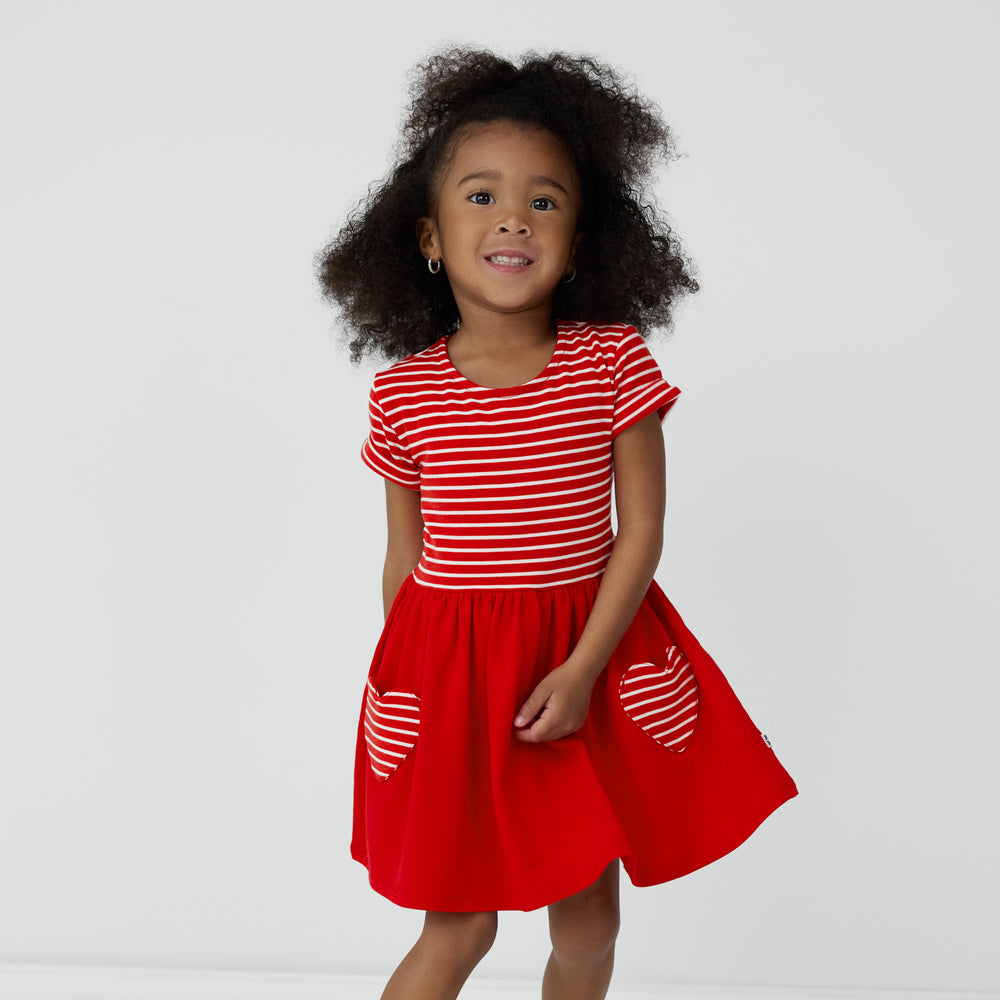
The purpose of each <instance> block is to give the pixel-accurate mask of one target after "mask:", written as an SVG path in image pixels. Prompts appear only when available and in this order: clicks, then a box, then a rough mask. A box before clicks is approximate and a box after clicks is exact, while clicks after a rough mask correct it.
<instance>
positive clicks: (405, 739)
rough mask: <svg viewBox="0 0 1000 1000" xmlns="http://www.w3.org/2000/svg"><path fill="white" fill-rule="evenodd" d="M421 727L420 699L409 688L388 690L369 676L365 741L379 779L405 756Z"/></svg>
mask: <svg viewBox="0 0 1000 1000" xmlns="http://www.w3.org/2000/svg"><path fill="white" fill-rule="evenodd" d="M419 729H420V699H419V698H418V697H417V696H416V695H415V694H410V693H409V691H386V693H385V694H379V692H378V688H377V687H375V685H374V684H373V683H372V681H371V678H369V679H368V692H367V694H366V695H365V742H366V743H367V744H368V761H369V763H370V764H371V766H372V771H374V772H375V780H376V781H385V779H386V778H388V777H389V775H390V774H392V772H393V771H395V770H396V768H397V767H399V765H400V764H402V763H403V761H404V760H406V758H407V756H408V755H409V753H410V751H411V750H412V749H413V747H414V744H415V743H416V742H417V732H418V731H419Z"/></svg>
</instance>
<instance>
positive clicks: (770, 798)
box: [351, 780, 798, 913]
mask: <svg viewBox="0 0 1000 1000" xmlns="http://www.w3.org/2000/svg"><path fill="white" fill-rule="evenodd" d="M796 795H798V788H797V787H796V785H795V782H794V780H789V781H785V782H782V784H780V785H779V786H778V787H777V788H775V789H774V790H773V791H771V792H770V793H769V794H767V795H766V796H764V797H763V798H762V799H760V800H759V801H758V803H757V805H756V807H755V808H754V809H752V810H750V811H749V812H748V813H747V814H746V816H745V821H744V822H743V823H742V824H740V825H739V827H738V829H737V830H736V831H735V832H732V833H730V834H728V835H727V836H725V837H719V838H718V839H717V840H714V841H712V843H710V844H708V845H707V846H705V847H702V848H700V849H699V850H697V851H695V852H694V853H692V854H688V855H686V856H685V857H684V858H682V859H681V860H680V861H675V862H673V863H672V864H669V865H663V866H657V867H653V868H649V869H647V868H644V867H642V866H638V865H635V864H634V863H630V862H634V860H635V859H634V855H632V854H631V853H630V852H629V850H628V849H627V847H624V848H623V849H622V850H621V851H619V852H618V853H617V854H613V855H611V856H610V857H609V858H607V859H606V860H604V861H602V862H600V863H599V864H597V865H590V866H588V867H587V868H586V869H584V870H581V871H580V872H577V873H576V874H574V875H572V876H570V877H568V878H563V879H560V880H559V881H558V882H552V883H549V884H548V885H547V886H545V887H544V888H543V889H540V890H537V891H536V892H534V893H532V894H530V895H527V894H523V893H522V894H517V895H516V896H509V897H501V898H500V899H499V900H498V899H496V898H493V899H490V900H487V899H486V897H484V896H473V897H469V896H453V895H448V894H437V893H434V894H428V893H420V892H406V891H405V890H400V889H398V888H397V887H395V886H392V885H389V884H386V883H382V882H379V881H377V880H376V879H375V878H374V877H373V876H372V873H371V870H370V869H369V870H368V883H369V885H370V886H371V887H372V888H373V889H374V890H375V891H376V892H377V893H378V894H379V895H380V896H384V897H385V898H386V899H388V900H389V901H390V902H392V903H395V904H396V905H397V906H402V907H404V908H406V909H413V910H431V911H440V912H448V913H478V912H492V911H494V910H521V911H530V910H537V909H539V908H540V907H542V906H548V905H549V904H551V903H557V902H559V901H560V900H562V899H565V898H566V897H567V896H572V895H573V894H574V893H577V892H580V891H581V890H583V889H586V888H587V886H589V885H591V884H593V882H594V881H596V879H597V878H598V877H599V876H600V874H601V872H603V871H604V869H605V868H606V867H607V866H608V865H609V864H610V863H611V862H612V861H614V860H616V859H618V858H621V860H622V862H623V865H624V867H625V871H626V874H627V875H628V877H629V879H630V880H631V882H632V884H633V885H634V886H636V887H639V888H645V887H648V886H653V885H662V884H663V883H664V882H671V881H673V880H674V879H677V878H681V877H682V876H684V875H689V874H690V873H691V872H694V871H697V870H698V869H699V868H704V867H705V866H706V865H709V864H711V863H712V862H714V861H718V860H719V859H720V858H722V857H725V856H726V855H727V854H730V853H732V852H733V851H734V850H736V848H737V847H739V846H740V845H741V844H742V843H744V842H745V841H747V840H749V839H750V837H751V836H752V835H753V833H754V831H756V830H757V828H758V827H759V826H760V825H761V824H762V823H763V822H764V820H765V819H767V818H768V816H770V815H771V814H772V813H773V812H775V810H777V809H778V807H779V806H781V805H784V803H785V802H787V801H788V800H789V799H792V798H795V796H796ZM351 857H352V858H353V859H354V860H355V861H357V862H358V863H359V864H361V865H364V867H365V868H366V869H367V868H368V865H367V862H366V861H365V857H364V854H363V852H362V851H360V850H359V849H358V848H357V845H356V844H355V843H353V842H352V843H351ZM629 869H631V870H629Z"/></svg>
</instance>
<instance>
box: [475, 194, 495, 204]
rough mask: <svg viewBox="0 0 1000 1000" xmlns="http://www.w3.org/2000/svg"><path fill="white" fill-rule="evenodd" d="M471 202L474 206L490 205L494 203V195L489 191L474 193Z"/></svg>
mask: <svg viewBox="0 0 1000 1000" xmlns="http://www.w3.org/2000/svg"><path fill="white" fill-rule="evenodd" d="M469 201H471V202H472V203H473V204H474V205H489V204H491V202H492V201H493V195H491V194H490V193H489V191H473V193H472V194H470V195H469Z"/></svg>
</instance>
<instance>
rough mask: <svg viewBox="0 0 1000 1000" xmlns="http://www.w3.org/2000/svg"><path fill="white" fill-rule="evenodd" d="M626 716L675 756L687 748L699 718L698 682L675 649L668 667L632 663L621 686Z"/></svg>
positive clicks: (670, 651)
mask: <svg viewBox="0 0 1000 1000" xmlns="http://www.w3.org/2000/svg"><path fill="white" fill-rule="evenodd" d="M618 697H619V698H620V699H621V703H622V707H623V708H624V709H625V714H626V715H627V716H628V717H629V718H630V719H631V720H632V721H633V722H634V723H635V724H636V725H637V726H638V727H639V728H640V729H641V730H642V731H643V732H644V733H646V735H647V736H650V737H651V738H652V739H654V740H656V742H657V743H659V744H660V745H661V746H665V747H666V748H667V749H668V750H672V751H673V752H674V753H680V752H681V751H682V750H685V749H686V748H687V745H688V743H689V742H690V740H691V736H692V735H693V733H694V725H695V721H696V720H697V718H698V682H697V680H695V676H694V671H693V670H692V669H691V664H690V663H688V661H687V659H686V657H684V656H683V655H682V653H681V651H680V650H679V649H678V648H677V647H676V646H671V647H670V648H669V649H668V650H667V657H666V665H665V666H659V665H657V664H655V663H633V664H632V666H630V667H629V668H628V669H627V670H626V671H625V673H624V674H622V679H621V683H620V684H619V686H618Z"/></svg>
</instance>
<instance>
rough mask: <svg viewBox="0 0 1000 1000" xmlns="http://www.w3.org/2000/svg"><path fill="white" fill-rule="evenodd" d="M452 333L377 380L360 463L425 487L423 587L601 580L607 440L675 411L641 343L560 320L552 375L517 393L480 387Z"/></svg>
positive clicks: (634, 336)
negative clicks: (458, 354)
mask: <svg viewBox="0 0 1000 1000" xmlns="http://www.w3.org/2000/svg"><path fill="white" fill-rule="evenodd" d="M447 341H448V338H447V337H442V338H440V339H439V340H438V341H436V342H435V343H434V344H432V345H431V346H430V347H428V348H427V349H426V350H424V351H422V352H420V353H419V354H415V355H412V356H411V357H409V358H406V359H404V360H403V361H400V362H398V363H397V364H395V365H393V366H392V367H391V368H389V369H388V370H386V371H384V372H381V373H379V374H378V375H376V377H375V381H374V385H373V387H372V391H371V396H370V403H369V416H370V421H371V431H370V433H369V435H368V438H367V439H366V440H365V443H364V445H363V447H362V458H363V459H364V461H365V462H366V463H367V464H368V465H369V466H371V468H372V469H374V470H375V471H376V472H378V473H379V474H380V475H382V476H383V477H385V478H387V479H390V480H393V481H394V482H397V483H399V484H400V485H402V486H406V487H408V488H410V489H415V490H419V491H420V510H421V513H422V515H423V520H424V533H423V553H422V555H421V557H420V563H419V565H418V566H417V568H416V569H415V570H414V574H413V575H414V578H415V580H416V581H417V582H418V583H421V584H424V585H425V586H430V587H439V588H445V589H456V590H457V589H463V590H464V589H469V588H472V589H509V588H537V587H553V586H560V585H564V584H569V583H575V582H577V581H580V580H586V579H589V578H591V577H595V576H599V575H600V574H601V573H603V571H604V567H605V565H606V563H607V560H608V557H609V555H610V554H611V547H612V544H613V542H614V535H613V534H612V530H611V481H612V450H611V446H612V441H613V439H614V437H615V436H616V435H618V434H619V433H621V431H623V430H625V428H627V427H630V426H631V425H632V424H634V423H636V422H637V421H638V420H640V419H642V417H644V416H646V415H648V414H649V413H652V412H654V411H658V412H659V414H660V417H661V419H662V417H663V416H664V414H665V413H666V411H667V410H668V409H669V408H670V406H671V405H672V404H673V402H674V400H675V399H676V398H677V396H678V395H679V394H680V389H678V388H677V387H676V386H672V385H669V384H668V383H667V382H666V381H664V379H663V376H662V375H661V373H660V369H659V367H658V366H657V364H656V361H655V360H654V359H653V357H652V355H651V354H650V353H649V349H648V348H647V347H646V344H645V342H644V341H643V340H642V338H641V337H640V336H639V335H638V333H637V332H636V331H635V328H634V327H631V326H627V325H625V324H613V325H601V326H593V325H588V324H585V323H568V322H560V323H559V327H558V335H557V339H556V346H555V351H554V353H553V355H552V359H551V361H550V362H549V364H548V365H547V366H546V368H545V369H544V370H543V371H542V372H540V373H539V374H538V375H537V376H536V377H535V378H533V379H531V380H530V381H528V382H526V383H524V384H522V385H517V386H512V387H510V388H503V389H495V388H487V387H484V386H480V385H477V384H476V383H474V382H471V381H469V379H467V378H465V376H463V375H462V374H461V373H460V372H459V371H458V370H457V369H456V368H455V367H454V365H453V364H452V363H451V360H450V358H449V356H448V350H447Z"/></svg>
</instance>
